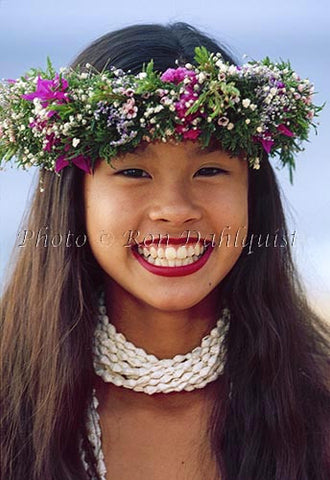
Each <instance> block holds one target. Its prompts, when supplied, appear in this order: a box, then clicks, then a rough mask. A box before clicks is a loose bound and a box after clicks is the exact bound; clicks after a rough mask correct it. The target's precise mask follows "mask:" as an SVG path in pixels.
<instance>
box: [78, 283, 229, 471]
mask: <svg viewBox="0 0 330 480" xmlns="http://www.w3.org/2000/svg"><path fill="white" fill-rule="evenodd" d="M98 311H99V314H98V324H97V326H96V329H95V333H94V340H93V363H94V370H95V373H96V374H97V375H99V376H100V377H101V378H102V379H103V380H104V381H105V382H111V383H113V384H114V385H116V386H119V387H125V388H129V389H132V390H135V391H136V392H143V393H147V394H149V395H152V394H154V393H169V392H180V391H182V390H186V391H191V390H194V389H195V388H203V387H205V385H206V384H208V383H209V382H212V381H214V380H216V379H217V378H218V377H219V375H220V374H221V373H222V372H223V369H224V364H225V353H226V352H225V348H224V342H223V339H224V336H225V334H226V331H227V329H228V327H229V320H230V312H229V310H228V309H227V308H225V309H223V310H222V313H221V316H220V318H219V320H218V321H217V324H216V326H215V327H214V328H213V329H212V330H211V332H210V333H209V334H208V335H206V336H205V337H204V338H203V339H202V341H201V344H200V345H199V346H198V347H196V348H194V349H193V350H192V351H191V352H189V353H185V354H183V355H176V356H175V357H174V358H166V359H162V360H160V359H158V358H157V357H156V356H155V355H151V354H148V353H147V352H146V351H145V350H143V349H142V348H138V347H136V346H135V345H133V343H131V342H128V341H127V340H126V338H125V336H124V335H123V334H122V333H118V332H117V330H116V328H115V326H114V325H112V324H111V323H110V322H109V318H108V316H107V314H106V306H105V299H104V292H101V294H100V297H99V301H98ZM97 407H98V400H97V398H96V394H95V390H94V391H93V396H92V399H91V403H90V405H89V409H88V412H87V423H86V428H87V434H88V440H89V442H90V444H91V446H92V448H93V451H94V455H95V459H96V468H97V471H98V475H99V477H100V479H101V480H106V467H105V463H104V455H103V452H102V442H101V428H100V418H99V414H98V412H97ZM80 449H81V458H82V462H83V464H84V467H85V469H86V471H87V472H90V468H89V465H88V463H87V460H86V455H85V452H84V450H83V448H82V445H81V447H80Z"/></svg>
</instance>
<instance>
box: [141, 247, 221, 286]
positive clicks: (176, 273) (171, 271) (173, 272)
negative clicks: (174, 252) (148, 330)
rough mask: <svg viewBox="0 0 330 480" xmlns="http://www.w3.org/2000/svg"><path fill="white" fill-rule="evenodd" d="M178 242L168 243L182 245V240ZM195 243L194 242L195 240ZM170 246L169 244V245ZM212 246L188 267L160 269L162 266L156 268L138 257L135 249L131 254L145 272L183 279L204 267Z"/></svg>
mask: <svg viewBox="0 0 330 480" xmlns="http://www.w3.org/2000/svg"><path fill="white" fill-rule="evenodd" d="M177 240H178V241H176V242H173V241H172V240H171V242H170V243H172V244H174V243H175V244H177V245H178V244H180V243H181V244H184V243H183V242H182V239H177ZM195 242H196V240H195ZM189 243H193V242H188V244H189ZM169 245H170V244H169ZM212 250H213V248H212V246H211V245H209V246H208V247H207V248H206V250H205V252H204V253H203V255H201V257H200V258H199V259H198V260H196V262H194V263H190V264H189V265H182V266H180V267H162V266H157V265H154V264H152V263H149V262H148V261H147V260H146V259H145V258H144V257H143V256H142V255H140V254H139V253H138V251H137V249H136V248H132V253H133V255H134V257H135V258H136V260H137V261H138V262H139V263H140V265H142V267H144V268H145V269H146V270H148V271H149V272H151V273H154V274H155V275H161V276H163V277H183V276H185V275H190V274H192V273H195V272H197V271H198V270H200V269H201V268H202V267H203V266H204V265H205V263H206V262H207V261H208V259H209V257H210V255H211V253H212Z"/></svg>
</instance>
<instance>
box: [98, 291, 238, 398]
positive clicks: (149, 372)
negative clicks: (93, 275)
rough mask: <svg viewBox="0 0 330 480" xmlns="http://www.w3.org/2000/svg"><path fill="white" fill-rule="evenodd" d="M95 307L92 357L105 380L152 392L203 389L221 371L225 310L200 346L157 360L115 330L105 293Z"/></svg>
mask: <svg viewBox="0 0 330 480" xmlns="http://www.w3.org/2000/svg"><path fill="white" fill-rule="evenodd" d="M98 308H99V315H98V318H99V322H98V324H97V327H96V330H95V335H94V340H93V360H94V369H95V372H96V373H97V375H100V376H101V377H102V378H103V380H104V381H106V382H112V383H113V384H115V385H117V386H123V387H126V388H129V389H133V390H135V391H137V392H144V393H147V394H149V395H152V394H153V393H156V392H163V393H169V392H173V391H182V390H186V391H191V390H193V389H195V388H203V387H204V386H205V385H206V384H207V383H209V382H211V381H213V380H215V379H216V378H218V376H219V375H220V373H221V372H223V367H224V361H225V351H224V347H223V345H222V342H223V338H224V336H225V334H226V331H227V327H228V323H225V321H224V320H226V319H229V318H230V314H229V311H228V309H224V310H223V312H222V315H221V317H220V318H219V319H218V321H217V325H216V326H215V327H214V328H213V329H212V330H211V332H210V333H209V334H208V335H206V336H204V337H203V339H202V341H201V345H199V346H198V347H196V348H194V349H193V350H192V351H191V352H188V353H186V354H184V355H183V354H178V355H176V356H175V357H174V358H166V359H158V358H157V357H156V356H155V355H152V354H148V353H147V352H146V351H145V350H143V349H142V348H140V347H136V346H135V345H134V344H133V343H132V342H129V341H127V339H126V337H125V336H124V335H123V334H122V333H119V332H117V330H116V327H115V326H114V325H112V324H111V323H110V321H109V319H108V317H107V315H106V307H105V303H104V294H103V295H101V297H100V299H99V307H98Z"/></svg>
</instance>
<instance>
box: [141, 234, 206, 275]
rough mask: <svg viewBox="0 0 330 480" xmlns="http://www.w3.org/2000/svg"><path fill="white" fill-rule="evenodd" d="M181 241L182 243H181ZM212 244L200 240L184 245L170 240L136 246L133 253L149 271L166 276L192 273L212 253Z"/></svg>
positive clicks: (203, 263) (200, 266)
mask: <svg viewBox="0 0 330 480" xmlns="http://www.w3.org/2000/svg"><path fill="white" fill-rule="evenodd" d="M180 243H181V244H180ZM212 250H213V248H212V246H211V245H209V246H208V247H204V245H202V244H201V243H200V242H198V241H197V242H194V243H189V244H185V245H182V242H179V243H177V242H173V243H172V244H171V243H170V242H169V244H168V245H167V246H164V247H162V246H147V247H134V248H132V253H133V255H134V257H135V258H136V259H137V260H138V262H139V263H140V265H142V266H143V267H144V268H145V269H146V270H149V272H151V273H154V274H156V275H163V276H166V277H175V276H184V275H190V274H191V273H194V272H196V271H197V270H199V269H200V268H202V267H203V265H205V263H206V262H207V260H208V259H209V257H210V255H211V253H212Z"/></svg>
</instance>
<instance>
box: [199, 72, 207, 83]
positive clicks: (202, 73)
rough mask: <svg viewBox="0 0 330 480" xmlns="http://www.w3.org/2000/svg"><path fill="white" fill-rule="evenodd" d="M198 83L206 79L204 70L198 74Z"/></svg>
mask: <svg viewBox="0 0 330 480" xmlns="http://www.w3.org/2000/svg"><path fill="white" fill-rule="evenodd" d="M197 79H198V83H203V82H204V81H205V80H206V75H205V73H204V72H200V73H199V74H198V75H197Z"/></svg>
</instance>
